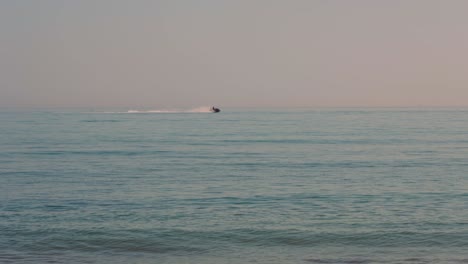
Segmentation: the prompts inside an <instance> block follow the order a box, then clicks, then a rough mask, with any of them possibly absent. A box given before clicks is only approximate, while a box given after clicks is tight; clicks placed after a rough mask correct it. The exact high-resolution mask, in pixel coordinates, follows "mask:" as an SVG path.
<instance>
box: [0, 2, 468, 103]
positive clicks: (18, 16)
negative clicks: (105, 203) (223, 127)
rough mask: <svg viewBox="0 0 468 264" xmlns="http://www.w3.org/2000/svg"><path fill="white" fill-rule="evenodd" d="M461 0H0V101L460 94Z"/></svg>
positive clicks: (466, 54) (375, 99) (467, 31)
mask: <svg viewBox="0 0 468 264" xmlns="http://www.w3.org/2000/svg"><path fill="white" fill-rule="evenodd" d="M467 14H468V1H465V0H437V1H435V0H388V1H384V0H349V1H348V0H327V1H325V0H322V1H320V0H281V1H279V0H229V1H228V0H226V1H223V0H132V1H130V0H99V1H95V0H89V1H88V0H80V1H78V0H40V1H39V0H0V107H41V106H44V107H51V106H60V107H61V106H70V107H77V106H85V107H129V108H139V107H140V108H180V107H197V106H204V105H217V106H220V107H244V106H259V107H318V106H467V105H468V15H467Z"/></svg>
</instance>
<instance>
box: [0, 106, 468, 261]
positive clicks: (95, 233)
mask: <svg viewBox="0 0 468 264" xmlns="http://www.w3.org/2000/svg"><path fill="white" fill-rule="evenodd" d="M221 110H222V112H221V113H216V114H214V113H209V112H208V111H206V109H205V108H200V109H194V110H189V111H178V110H130V111H127V110H123V111H119V110H113V109H105V110H95V109H92V110H89V109H85V110H83V109H78V110H76V109H39V110H37V109H31V110H8V109H3V110H0V263H15V264H16V263H35V264H36V263H37V264H42V263H72V264H73V263H112V264H123V263H140V264H147V263H167V264H169V263H171V264H178V263H207V264H214V263H216V264H225V263H231V264H237V263H239V264H240V263H257V264H266V263H268V264H275V263H303V264H307V263H310V264H314V263H468V109H466V108H316V109H221Z"/></svg>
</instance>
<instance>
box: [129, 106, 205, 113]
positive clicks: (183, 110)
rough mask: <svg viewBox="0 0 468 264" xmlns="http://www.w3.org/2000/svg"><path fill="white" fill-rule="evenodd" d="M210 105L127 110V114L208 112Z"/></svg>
mask: <svg viewBox="0 0 468 264" xmlns="http://www.w3.org/2000/svg"><path fill="white" fill-rule="evenodd" d="M210 109H211V107H209V106H201V107H197V108H193V109H154V110H136V109H131V110H128V111H127V112H124V113H128V114H138V113H210V112H211V110H210Z"/></svg>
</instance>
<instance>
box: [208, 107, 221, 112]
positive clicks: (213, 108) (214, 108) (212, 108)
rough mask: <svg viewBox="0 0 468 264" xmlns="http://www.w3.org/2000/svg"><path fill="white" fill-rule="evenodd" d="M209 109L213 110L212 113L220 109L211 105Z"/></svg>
mask: <svg viewBox="0 0 468 264" xmlns="http://www.w3.org/2000/svg"><path fill="white" fill-rule="evenodd" d="M210 111H211V112H213V113H219V112H220V111H221V110H219V108H216V107H214V106H212V107H211V109H210Z"/></svg>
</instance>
